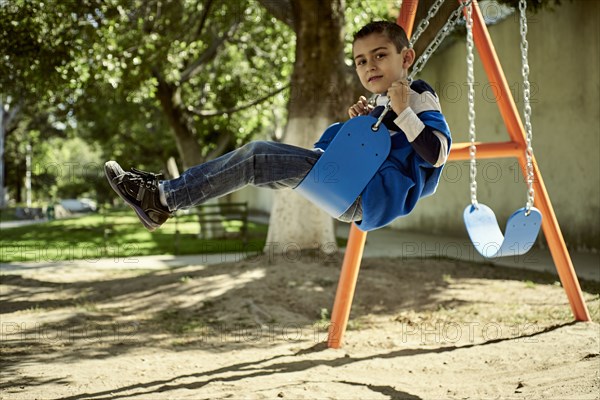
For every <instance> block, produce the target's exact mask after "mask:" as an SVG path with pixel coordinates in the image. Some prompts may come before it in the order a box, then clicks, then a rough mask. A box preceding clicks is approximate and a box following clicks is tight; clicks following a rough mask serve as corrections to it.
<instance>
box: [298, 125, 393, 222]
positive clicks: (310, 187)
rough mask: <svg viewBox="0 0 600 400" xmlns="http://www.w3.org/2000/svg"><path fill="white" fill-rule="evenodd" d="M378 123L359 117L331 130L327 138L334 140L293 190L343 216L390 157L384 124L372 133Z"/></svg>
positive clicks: (321, 206) (389, 146)
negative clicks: (330, 136) (329, 136)
mask: <svg viewBox="0 0 600 400" xmlns="http://www.w3.org/2000/svg"><path fill="white" fill-rule="evenodd" d="M376 122H377V119H376V118H374V117H371V116H359V117H354V118H352V119H350V120H348V121H347V122H345V123H344V124H341V123H336V124H333V125H331V126H330V127H328V128H327V130H326V131H325V132H324V136H326V135H327V134H328V133H329V134H331V135H332V136H333V135H335V137H334V138H333V140H332V141H331V143H329V146H328V147H327V150H326V151H325V153H323V155H322V156H321V157H320V158H319V160H317V162H316V163H315V165H314V166H313V168H312V169H311V170H310V172H309V173H308V175H306V177H304V179H303V180H302V182H300V184H299V185H298V186H297V187H296V188H295V189H294V190H295V191H296V192H298V193H300V194H301V195H302V196H304V197H305V198H307V199H308V200H310V201H311V202H313V203H314V204H315V205H317V206H318V207H319V208H321V209H323V210H325V211H326V212H327V213H328V214H329V215H331V216H332V217H334V218H338V217H340V216H341V215H342V214H344V212H345V211H346V210H348V208H350V206H351V205H352V204H353V203H354V201H355V200H356V199H357V198H358V196H359V195H360V194H361V193H362V191H363V189H364V188H365V187H366V186H367V184H368V183H369V181H370V180H371V178H373V175H375V173H376V172H377V170H378V169H379V167H380V166H381V164H383V162H384V161H385V159H386V158H387V156H388V155H389V153H390V148H391V139H390V132H389V131H388V129H387V128H386V127H385V126H384V125H383V124H382V125H380V126H379V129H378V130H377V131H373V130H372V129H371V128H372V127H373V125H374V124H375V123H376ZM336 132H337V133H336Z"/></svg>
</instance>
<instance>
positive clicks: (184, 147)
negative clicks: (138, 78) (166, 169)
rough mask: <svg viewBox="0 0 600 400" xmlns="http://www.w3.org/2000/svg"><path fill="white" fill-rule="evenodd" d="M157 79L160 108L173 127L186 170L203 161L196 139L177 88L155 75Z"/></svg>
mask: <svg viewBox="0 0 600 400" xmlns="http://www.w3.org/2000/svg"><path fill="white" fill-rule="evenodd" d="M157 80H158V91H157V95H158V99H159V101H160V105H161V107H162V110H163V112H164V114H165V116H166V117H167V120H168V121H169V124H170V125H171V128H172V129H173V134H174V135H175V143H176V145H177V150H178V152H179V155H180V156H181V160H182V162H183V169H184V170H186V169H188V168H190V167H193V166H194V165H197V164H200V163H202V162H204V159H203V157H202V152H201V149H200V145H199V144H198V140H197V139H196V137H195V136H194V134H193V132H192V131H191V130H190V129H189V127H188V126H187V124H186V121H185V117H184V115H183V112H182V110H181V107H180V106H181V104H180V103H181V101H180V99H179V95H178V93H179V92H178V89H177V88H176V87H175V86H174V85H172V84H170V83H168V82H166V81H165V80H164V79H162V78H161V77H158V76H157Z"/></svg>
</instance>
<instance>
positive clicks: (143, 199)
mask: <svg viewBox="0 0 600 400" xmlns="http://www.w3.org/2000/svg"><path fill="white" fill-rule="evenodd" d="M104 173H105V174H106V178H107V179H108V183H110V187H112V188H113V190H114V191H115V192H117V194H118V195H119V197H121V198H122V199H123V200H125V203H127V205H129V206H130V207H131V208H133V210H134V211H135V213H136V214H137V216H138V218H139V219H140V222H141V223H142V224H144V227H145V228H146V229H148V230H149V231H150V232H152V231H154V230H155V229H156V228H158V227H159V226H161V225H162V224H164V223H165V221H166V220H167V219H169V217H171V216H172V215H173V214H172V213H171V212H170V211H169V209H168V208H167V207H165V206H164V205H162V203H161V202H160V195H159V191H158V178H159V177H160V174H153V173H151V172H145V171H140V170H137V169H135V168H132V169H131V171H130V172H126V171H124V170H123V168H121V166H120V165H119V164H118V163H117V162H116V161H107V162H106V163H105V164H104Z"/></svg>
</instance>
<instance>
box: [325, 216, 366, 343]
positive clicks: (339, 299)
mask: <svg viewBox="0 0 600 400" xmlns="http://www.w3.org/2000/svg"><path fill="white" fill-rule="evenodd" d="M366 240H367V232H363V231H361V230H360V229H358V228H357V227H356V225H355V224H352V226H351V227H350V236H349V237H348V244H347V246H346V254H344V262H343V264H342V272H341V274H340V281H339V282H338V288H337V292H336V293H335V302H334V303H333V310H332V312H331V324H330V325H329V334H328V338H327V346H328V347H332V348H334V349H339V348H340V347H342V341H343V339H344V333H346V326H347V324H348V318H349V317H350V308H351V307H352V299H353V298H354V289H355V288H356V280H357V279H358V271H359V269H360V262H361V260H362V255H363V250H364V247H365V242H366Z"/></svg>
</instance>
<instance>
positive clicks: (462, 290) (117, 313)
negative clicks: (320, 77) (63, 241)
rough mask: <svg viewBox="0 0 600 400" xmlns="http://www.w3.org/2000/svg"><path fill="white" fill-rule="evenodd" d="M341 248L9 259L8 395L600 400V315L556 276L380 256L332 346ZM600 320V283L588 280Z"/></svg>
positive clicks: (2, 392)
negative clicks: (184, 260)
mask: <svg viewBox="0 0 600 400" xmlns="http://www.w3.org/2000/svg"><path fill="white" fill-rule="evenodd" d="M339 265H340V258H339V257H338V256H329V257H311V256H305V257H302V258H300V259H293V260H292V259H285V258H280V259H275V260H273V259H271V260H265V259H262V258H260V257H255V258H252V259H249V260H244V261H239V262H235V263H224V264H219V265H213V266H204V265H190V266H186V267H181V268H174V269H164V270H143V269H140V268H139V266H137V267H138V268H137V269H123V268H120V269H106V268H97V267H95V266H94V264H93V263H80V264H78V263H74V264H70V265H69V264H67V265H63V266H58V265H57V266H56V267H53V268H35V266H34V265H33V266H32V267H31V268H24V269H21V270H14V271H6V272H4V273H3V274H2V277H1V282H0V283H1V285H0V295H1V303H0V311H1V320H2V321H1V322H2V331H1V334H2V336H1V342H0V345H1V352H2V353H1V361H0V366H1V377H0V398H1V399H59V398H60V399H120V398H128V399H129V398H136V399H166V398H168V399H275V398H283V399H313V398H319V399H442V398H444V399H445V398H448V399H497V398H502V399H541V398H544V399H548V398H555V399H599V398H600V325H598V324H597V323H595V322H592V323H575V322H573V317H572V314H571V310H570V307H569V305H568V301H567V298H566V295H565V293H564V290H563V289H562V287H561V286H560V284H559V283H558V282H556V281H557V278H555V277H553V276H551V275H546V274H540V273H535V272H530V271H522V270H516V269H508V268H501V267H493V266H487V265H481V264H470V263H466V262H459V261H453V260H446V259H419V260H401V259H393V258H377V259H366V260H364V261H363V265H362V268H361V272H360V277H359V282H358V286H357V291H356V295H355V300H354V304H353V308H352V315H351V322H350V325H349V330H348V331H347V333H346V336H345V342H344V346H343V348H342V349H340V350H335V349H328V348H327V347H326V346H325V344H324V342H325V341H326V339H327V332H326V329H327V326H328V319H329V313H330V310H331V305H332V304H333V299H334V295H335V289H336V284H337V279H338V274H339ZM582 287H583V289H584V292H585V293H584V294H585V298H586V300H587V305H588V308H589V310H590V313H591V314H592V318H593V319H594V320H595V321H598V320H600V297H599V295H598V293H600V290H599V288H600V286H599V285H598V283H593V282H585V281H584V282H582Z"/></svg>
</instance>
